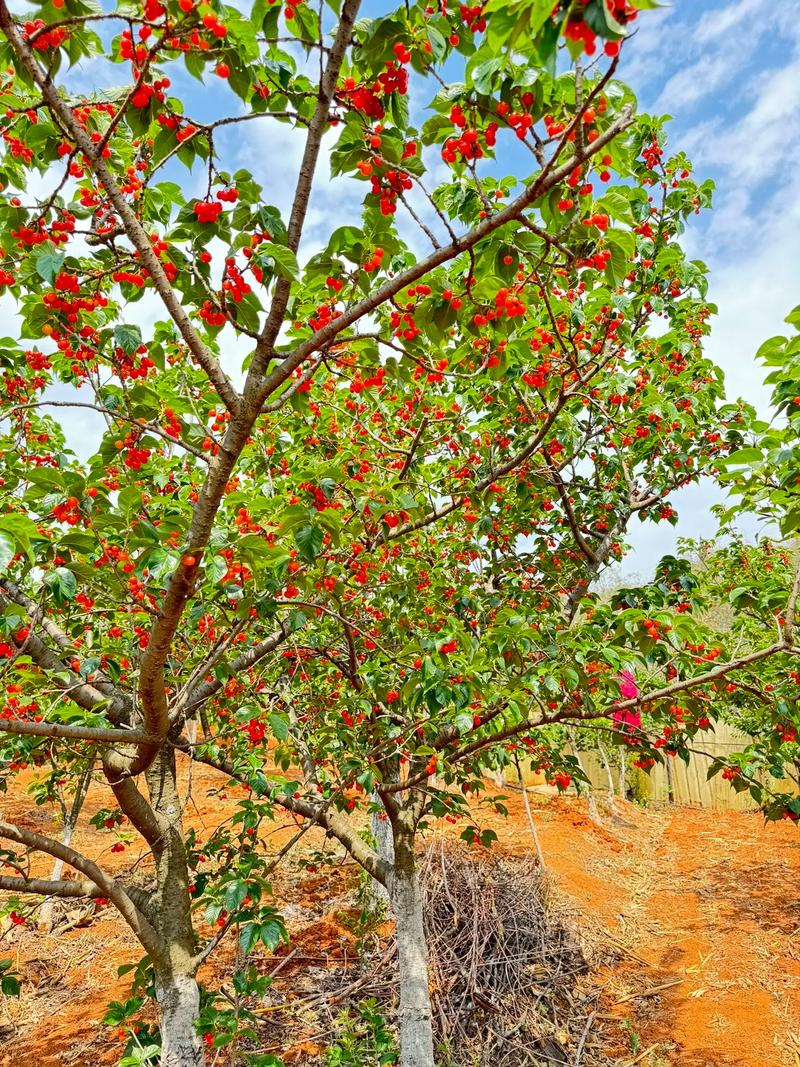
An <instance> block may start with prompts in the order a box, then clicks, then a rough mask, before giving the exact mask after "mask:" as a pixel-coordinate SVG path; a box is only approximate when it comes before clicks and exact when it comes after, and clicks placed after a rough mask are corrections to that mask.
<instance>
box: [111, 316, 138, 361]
mask: <svg viewBox="0 0 800 1067" xmlns="http://www.w3.org/2000/svg"><path fill="white" fill-rule="evenodd" d="M114 343H115V344H116V345H117V346H118V347H119V348H121V349H122V351H123V352H126V353H127V354H128V355H130V354H131V352H135V351H136V349H137V348H138V347H139V345H140V344H141V343H142V331H141V330H140V329H139V327H138V326H130V325H128V324H127V323H120V324H119V325H118V326H115V327H114Z"/></svg>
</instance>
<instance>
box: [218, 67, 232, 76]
mask: <svg viewBox="0 0 800 1067" xmlns="http://www.w3.org/2000/svg"><path fill="white" fill-rule="evenodd" d="M230 72H231V68H230V67H229V66H228V64H227V63H217V76H218V77H220V78H227V77H228V75H229V74H230Z"/></svg>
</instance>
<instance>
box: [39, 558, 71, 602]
mask: <svg viewBox="0 0 800 1067" xmlns="http://www.w3.org/2000/svg"><path fill="white" fill-rule="evenodd" d="M44 585H45V587H46V588H47V589H49V590H50V592H51V593H52V595H53V600H55V602H56V604H58V605H59V607H63V605H64V604H66V603H68V602H69V601H70V600H74V599H75V594H76V593H77V592H78V580H77V578H76V577H75V575H74V574H73V573H72V571H70V570H68V569H67V568H66V567H56V569H55V570H54V571H50V572H49V573H48V574H46V575H45V576H44Z"/></svg>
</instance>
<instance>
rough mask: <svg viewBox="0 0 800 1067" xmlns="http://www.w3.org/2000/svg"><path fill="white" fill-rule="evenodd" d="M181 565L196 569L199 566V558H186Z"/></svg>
mask: <svg viewBox="0 0 800 1067" xmlns="http://www.w3.org/2000/svg"><path fill="white" fill-rule="evenodd" d="M181 563H182V564H183V565H184V567H194V566H195V565H196V564H197V556H184V557H183V559H182V560H181Z"/></svg>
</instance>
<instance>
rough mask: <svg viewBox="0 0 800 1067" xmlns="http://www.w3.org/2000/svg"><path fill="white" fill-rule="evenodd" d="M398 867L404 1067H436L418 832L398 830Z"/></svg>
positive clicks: (393, 882)
mask: <svg viewBox="0 0 800 1067" xmlns="http://www.w3.org/2000/svg"><path fill="white" fill-rule="evenodd" d="M394 854H395V865H394V871H393V874H392V877H391V879H390V893H391V900H392V909H393V911H394V917H395V923H396V926H397V956H398V962H399V970H400V1009H399V1011H398V1013H397V1019H398V1028H399V1031H400V1065H401V1067H435V1063H434V1058H433V1025H432V1019H433V1011H432V1008H431V994H430V989H429V987H428V946H427V944H426V942H425V926H424V921H423V910H422V892H421V890H420V886H419V879H418V877H417V869H416V861H415V857H414V831H413V829H411V830H409V829H408V828H407V827H404V826H402V825H397V824H396V825H395V826H394Z"/></svg>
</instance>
